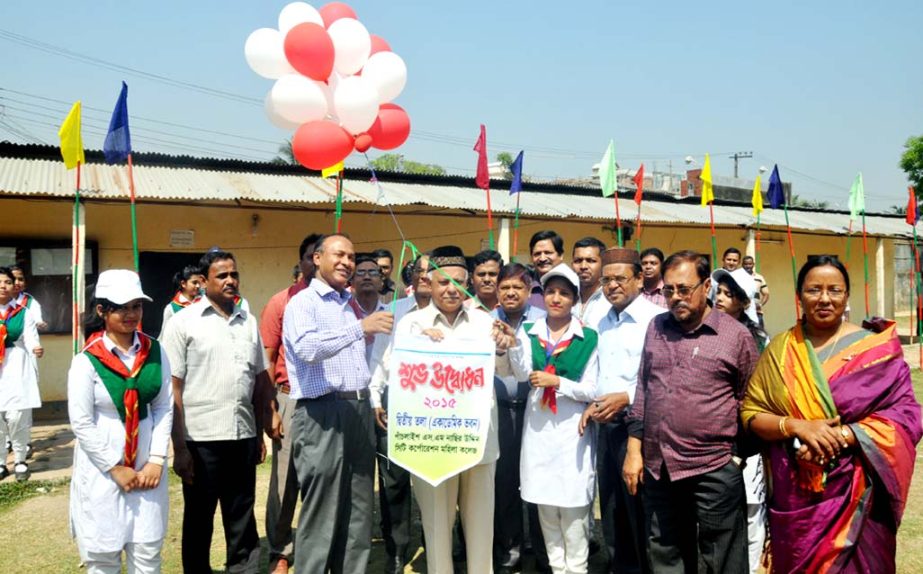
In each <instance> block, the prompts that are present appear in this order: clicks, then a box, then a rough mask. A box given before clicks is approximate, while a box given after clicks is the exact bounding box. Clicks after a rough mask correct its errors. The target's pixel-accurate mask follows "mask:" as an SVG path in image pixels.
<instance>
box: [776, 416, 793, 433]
mask: <svg viewBox="0 0 923 574" xmlns="http://www.w3.org/2000/svg"><path fill="white" fill-rule="evenodd" d="M787 420H788V417H782V418H780V419H779V432H780V433H782V436H783V437H784V438H791V436H792V435H790V434H788V429H786V428H785V421H787Z"/></svg>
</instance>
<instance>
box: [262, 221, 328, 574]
mask: <svg viewBox="0 0 923 574" xmlns="http://www.w3.org/2000/svg"><path fill="white" fill-rule="evenodd" d="M320 238H321V236H320V235H319V234H317V233H312V234H310V235H308V236H307V237H305V238H304V240H303V241H302V242H301V245H300V246H299V247H298V265H297V266H296V269H298V270H299V271H300V273H301V275H302V280H301V281H297V282H296V283H295V284H294V285H292V286H290V287H287V288H285V289H283V290H282V291H279V292H278V293H276V294H275V295H273V296H272V297H271V298H270V299H269V302H268V303H266V307H264V308H263V314H262V315H261V316H260V336H262V338H263V345H264V346H265V348H266V356H267V357H268V358H269V366H270V368H269V377H270V379H271V380H272V382H273V383H274V384H275V387H276V401H277V405H278V407H277V412H278V413H279V420H278V421H273V425H274V426H276V425H278V424H281V425H282V426H281V428H280V429H279V433H280V434H281V437H279V438H276V439H273V441H272V473H271V474H270V477H269V496H268V497H267V499H266V540H267V543H268V544H269V571H270V572H271V573H272V574H284V573H285V572H288V569H289V566H290V565H291V564H292V563H293V554H294V546H293V544H292V518H294V516H295V503H296V502H297V501H298V477H297V476H295V467H294V466H293V465H292V458H291V454H292V435H291V433H290V432H289V430H291V426H292V412H293V411H294V410H295V401H293V400H292V399H291V396H290V395H291V387H290V386H289V381H288V371H286V370H285V349H283V347H282V315H283V314H284V313H285V306H286V305H288V302H289V300H291V298H292V297H294V296H295V294H297V293H299V292H301V291H302V290H303V289H306V288H307V287H308V284H310V283H311V279H312V278H313V277H314V246H315V244H316V243H317V240H318V239H320Z"/></svg>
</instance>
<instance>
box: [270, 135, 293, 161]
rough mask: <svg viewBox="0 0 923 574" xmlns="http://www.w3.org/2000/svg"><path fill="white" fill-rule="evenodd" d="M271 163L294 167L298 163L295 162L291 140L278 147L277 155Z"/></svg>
mask: <svg viewBox="0 0 923 574" xmlns="http://www.w3.org/2000/svg"><path fill="white" fill-rule="evenodd" d="M272 163H274V164H277V165H295V164H297V163H298V162H297V161H296V160H295V152H294V151H292V140H291V139H289V140H288V141H287V142H285V143H284V144H282V145H280V146H279V155H277V156H276V157H274V158H273V159H272Z"/></svg>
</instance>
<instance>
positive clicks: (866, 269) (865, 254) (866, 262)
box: [862, 209, 872, 319]
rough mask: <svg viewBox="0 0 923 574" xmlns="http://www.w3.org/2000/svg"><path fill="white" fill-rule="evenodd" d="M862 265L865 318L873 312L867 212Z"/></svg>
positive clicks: (863, 233) (863, 236) (863, 223)
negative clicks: (870, 294)
mask: <svg viewBox="0 0 923 574" xmlns="http://www.w3.org/2000/svg"><path fill="white" fill-rule="evenodd" d="M862 265H863V272H864V277H865V317H866V319H867V318H869V317H871V315H872V312H871V311H872V310H871V307H870V306H869V244H868V237H867V236H866V233H865V210H864V209H863V210H862Z"/></svg>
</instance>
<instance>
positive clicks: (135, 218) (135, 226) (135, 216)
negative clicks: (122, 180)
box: [128, 153, 141, 273]
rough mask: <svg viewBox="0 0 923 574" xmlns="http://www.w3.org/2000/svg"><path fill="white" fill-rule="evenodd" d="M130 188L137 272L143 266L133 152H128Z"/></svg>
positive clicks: (132, 231) (133, 243)
mask: <svg viewBox="0 0 923 574" xmlns="http://www.w3.org/2000/svg"><path fill="white" fill-rule="evenodd" d="M128 189H129V191H130V193H131V250H132V253H133V254H134V257H135V272H136V273H137V272H138V271H139V270H140V269H141V267H140V265H139V264H138V214H137V212H136V211H135V176H134V172H133V170H132V165H131V154H130V153H129V154H128Z"/></svg>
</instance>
